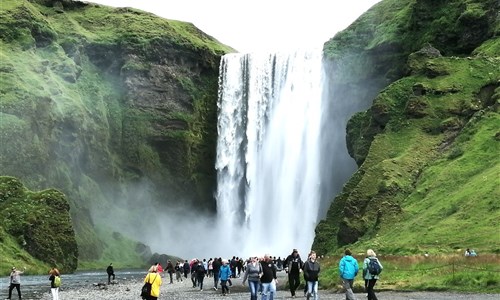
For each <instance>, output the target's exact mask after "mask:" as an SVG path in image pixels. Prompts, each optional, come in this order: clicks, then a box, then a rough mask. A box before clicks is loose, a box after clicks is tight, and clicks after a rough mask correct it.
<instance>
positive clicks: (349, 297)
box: [342, 278, 356, 300]
mask: <svg viewBox="0 0 500 300" xmlns="http://www.w3.org/2000/svg"><path fill="white" fill-rule="evenodd" d="M353 283H354V279H344V278H342V286H343V287H344V289H345V298H346V300H356V296H354V292H353V291H352V284H353Z"/></svg>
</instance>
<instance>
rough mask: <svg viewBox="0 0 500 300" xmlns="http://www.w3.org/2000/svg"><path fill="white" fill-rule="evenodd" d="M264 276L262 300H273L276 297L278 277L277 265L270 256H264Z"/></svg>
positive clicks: (262, 262)
mask: <svg viewBox="0 0 500 300" xmlns="http://www.w3.org/2000/svg"><path fill="white" fill-rule="evenodd" d="M261 266H262V276H261V277H260V284H261V285H262V298H261V299H262V300H267V299H269V300H273V299H274V296H275V295H276V285H277V284H278V277H277V276H276V270H277V268H276V265H275V264H274V262H273V260H272V258H271V256H270V255H269V254H266V255H264V260H262V261H261Z"/></svg>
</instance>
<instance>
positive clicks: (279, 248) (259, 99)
mask: <svg viewBox="0 0 500 300" xmlns="http://www.w3.org/2000/svg"><path fill="white" fill-rule="evenodd" d="M324 74H325V72H324V70H323V64H322V52H321V51H319V50H318V51H309V52H308V51H303V52H295V53H287V54H285V53H276V54H228V55H225V56H224V57H223V58H222V61H221V66H220V77H219V100H218V109H219V116H218V134H219V137H218V143H217V161H216V169H217V172H218V188H217V194H216V199H217V213H218V217H217V218H218V221H219V224H218V225H219V230H221V231H220V232H221V234H222V235H224V236H225V237H227V239H228V241H229V243H227V244H225V245H226V246H227V248H226V249H225V250H224V252H226V251H228V252H229V254H238V253H239V254H242V255H261V254H264V253H270V254H272V255H276V256H283V255H286V254H289V253H290V252H291V249H293V248H298V249H299V250H300V251H302V253H304V254H305V253H306V252H307V251H309V250H310V247H311V244H312V242H313V239H314V229H315V226H316V225H317V222H318V218H319V217H322V216H324V214H325V213H326V212H325V211H324V210H325V207H326V206H325V205H324V203H325V202H327V203H329V201H330V200H331V199H332V198H333V196H335V195H332V194H331V187H330V186H331V185H332V180H333V179H332V178H333V172H334V166H333V165H332V164H333V163H332V161H333V160H332V157H333V156H334V155H335V153H334V152H335V145H334V143H332V139H331V138H329V137H327V135H328V133H327V134H325V130H330V131H332V130H333V129H332V128H328V126H325V124H326V123H325V122H326V121H328V120H329V119H330V118H331V116H330V112H331V111H332V106H331V104H330V103H328V102H329V101H328V99H327V98H328V97H325V95H324V94H325V92H324V89H323V86H324V82H325V75H324ZM330 121H331V120H330ZM344 130H345V127H344V128H342V131H344ZM341 136H342V137H343V136H344V134H341ZM344 145H345V144H344ZM343 151H344V152H345V150H343ZM325 191H326V192H325Z"/></svg>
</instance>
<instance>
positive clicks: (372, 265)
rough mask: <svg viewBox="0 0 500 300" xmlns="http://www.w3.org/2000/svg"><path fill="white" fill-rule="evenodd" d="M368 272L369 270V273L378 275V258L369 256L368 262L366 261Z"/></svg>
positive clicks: (380, 269)
mask: <svg viewBox="0 0 500 300" xmlns="http://www.w3.org/2000/svg"><path fill="white" fill-rule="evenodd" d="M368 272H370V274H371V275H379V274H380V272H382V268H381V267H380V263H379V262H378V259H376V258H370V262H369V263H368Z"/></svg>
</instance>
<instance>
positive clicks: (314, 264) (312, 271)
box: [304, 251, 321, 300]
mask: <svg viewBox="0 0 500 300" xmlns="http://www.w3.org/2000/svg"><path fill="white" fill-rule="evenodd" d="M320 270H321V269H320V266H319V263H318V261H317V260H316V252H314V251H311V253H309V259H308V260H307V261H306V262H305V263H304V278H305V280H306V285H307V294H306V298H307V300H309V299H311V296H312V298H313V299H314V300H317V299H319V297H318V279H319V272H320Z"/></svg>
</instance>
